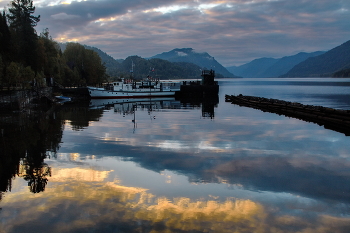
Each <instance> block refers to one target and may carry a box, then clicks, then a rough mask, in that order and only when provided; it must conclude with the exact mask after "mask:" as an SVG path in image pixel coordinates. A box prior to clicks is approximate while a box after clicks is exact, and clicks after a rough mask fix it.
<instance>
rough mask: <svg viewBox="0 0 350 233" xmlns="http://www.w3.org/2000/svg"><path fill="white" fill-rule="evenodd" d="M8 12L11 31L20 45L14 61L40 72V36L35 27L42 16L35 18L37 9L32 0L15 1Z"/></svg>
mask: <svg viewBox="0 0 350 233" xmlns="http://www.w3.org/2000/svg"><path fill="white" fill-rule="evenodd" d="M8 11H9V13H8V14H7V18H8V21H9V23H10V29H11V30H12V31H13V34H14V37H15V38H14V40H15V43H16V44H17V45H18V48H17V51H15V53H14V54H15V56H16V57H15V59H14V60H16V61H18V62H20V63H23V64H24V66H30V67H31V68H32V69H33V70H34V71H35V72H37V71H38V70H39V66H38V64H37V59H36V58H37V56H36V49H37V41H38V36H37V34H36V31H35V29H34V27H35V26H36V25H37V23H38V22H39V21H40V15H39V16H33V14H34V12H35V7H34V6H33V1H32V0H13V1H12V2H11V3H10V8H9V9H8Z"/></svg>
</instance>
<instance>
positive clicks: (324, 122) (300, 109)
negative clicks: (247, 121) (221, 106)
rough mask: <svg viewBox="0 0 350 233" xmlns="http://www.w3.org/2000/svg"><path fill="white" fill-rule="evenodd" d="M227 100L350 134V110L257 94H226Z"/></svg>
mask: <svg viewBox="0 0 350 233" xmlns="http://www.w3.org/2000/svg"><path fill="white" fill-rule="evenodd" d="M225 102H231V103H232V104H236V105H239V106H244V107H249V108H254V109H259V110H261V111H263V112H270V113H276V114H279V115H284V116H287V117H293V118H297V119H300V120H303V121H307V122H313V123H316V124H318V125H321V126H324V128H326V129H330V130H334V131H337V132H340V133H344V134H345V135H346V136H350V110H338V109H333V108H327V107H322V106H314V105H303V104H301V103H296V102H288V101H284V100H278V99H268V98H262V97H256V96H244V95H242V94H240V95H225Z"/></svg>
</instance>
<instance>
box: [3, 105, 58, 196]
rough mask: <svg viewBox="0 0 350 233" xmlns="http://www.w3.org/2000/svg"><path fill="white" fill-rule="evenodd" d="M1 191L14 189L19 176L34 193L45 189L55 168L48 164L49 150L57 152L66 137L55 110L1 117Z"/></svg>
mask: <svg viewBox="0 0 350 233" xmlns="http://www.w3.org/2000/svg"><path fill="white" fill-rule="evenodd" d="M0 129H1V134H0V143H1V146H0V192H6V191H11V186H12V179H13V178H14V177H15V176H16V175H18V176H22V177H24V179H25V180H26V181H28V185H29V186H30V190H31V192H35V193H36V192H41V191H44V189H45V185H46V184H47V181H48V179H47V177H48V176H50V173H51V171H50V170H51V169H50V167H49V166H48V165H47V164H45V163H44V159H45V158H46V157H47V152H48V151H49V152H51V153H53V154H55V153H56V152H57V150H58V148H59V143H60V141H61V138H62V129H63V122H62V121H61V120H60V119H57V114H56V113H55V112H54V111H53V110H52V109H51V110H50V111H48V112H38V111H29V112H25V113H16V114H11V115H1V116H0Z"/></svg>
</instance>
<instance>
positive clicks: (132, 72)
mask: <svg viewBox="0 0 350 233" xmlns="http://www.w3.org/2000/svg"><path fill="white" fill-rule="evenodd" d="M134 66H135V64H134V62H133V60H131V70H130V77H131V78H133V74H134Z"/></svg>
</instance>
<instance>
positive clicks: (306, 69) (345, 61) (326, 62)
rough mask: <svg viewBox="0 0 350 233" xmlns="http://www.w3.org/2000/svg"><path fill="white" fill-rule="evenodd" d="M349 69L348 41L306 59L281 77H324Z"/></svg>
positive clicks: (349, 42)
mask: <svg viewBox="0 0 350 233" xmlns="http://www.w3.org/2000/svg"><path fill="white" fill-rule="evenodd" d="M349 68H350V41H347V42H345V43H343V44H341V45H339V46H337V47H335V48H333V49H331V50H329V51H328V52H326V53H324V54H322V55H319V56H316V57H311V58H308V59H306V60H305V61H303V62H301V63H299V64H297V65H296V66H294V67H293V68H292V69H291V70H290V71H288V72H287V73H286V74H285V75H283V76H282V77H322V76H323V77H324V76H332V75H333V74H334V73H335V72H337V71H340V70H345V69H349Z"/></svg>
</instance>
